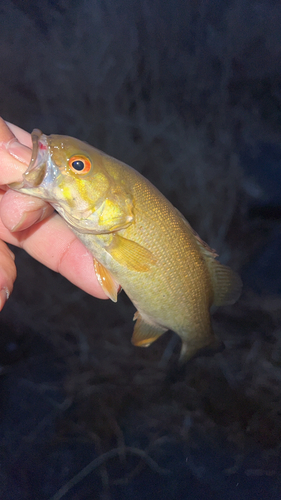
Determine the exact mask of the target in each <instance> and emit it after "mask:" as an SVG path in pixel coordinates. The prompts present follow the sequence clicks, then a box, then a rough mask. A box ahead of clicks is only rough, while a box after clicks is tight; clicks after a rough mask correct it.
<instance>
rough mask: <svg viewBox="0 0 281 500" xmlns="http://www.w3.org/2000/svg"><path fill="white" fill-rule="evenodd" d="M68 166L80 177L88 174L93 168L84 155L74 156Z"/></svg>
mask: <svg viewBox="0 0 281 500" xmlns="http://www.w3.org/2000/svg"><path fill="white" fill-rule="evenodd" d="M68 164H69V166H70V168H71V170H73V172H75V174H80V175H81V174H82V175H83V174H87V173H88V172H89V171H90V169H91V166H92V164H91V162H90V160H89V159H88V158H87V157H86V156H82V155H75V156H72V157H71V158H70V159H69V161H68Z"/></svg>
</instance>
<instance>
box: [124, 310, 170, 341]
mask: <svg viewBox="0 0 281 500" xmlns="http://www.w3.org/2000/svg"><path fill="white" fill-rule="evenodd" d="M135 319H137V321H136V324H135V328H134V333H133V336H132V344H133V345H135V346H138V347H148V346H149V345H150V344H152V342H154V341H155V340H157V339H158V337H160V336H161V335H162V334H163V333H165V332H166V331H167V329H166V328H161V327H159V326H155V325H149V324H148V323H147V322H146V321H144V320H143V319H142V317H141V315H140V314H139V312H136V314H135V316H134V320H135Z"/></svg>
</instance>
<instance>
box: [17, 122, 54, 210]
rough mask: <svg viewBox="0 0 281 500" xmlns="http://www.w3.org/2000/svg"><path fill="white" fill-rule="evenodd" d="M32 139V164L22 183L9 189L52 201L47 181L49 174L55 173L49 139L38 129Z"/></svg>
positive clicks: (34, 131)
mask: <svg viewBox="0 0 281 500" xmlns="http://www.w3.org/2000/svg"><path fill="white" fill-rule="evenodd" d="M31 138H32V145H33V147H32V156H31V160H30V164H29V166H28V168H27V170H26V171H25V173H24V174H23V178H22V181H21V182H13V183H11V184H9V187H10V188H11V189H14V190H15V191H19V192H21V193H25V194H30V195H32V196H35V197H38V198H42V199H44V200H46V201H50V194H49V193H48V189H46V187H47V182H46V180H47V177H49V175H48V174H49V173H50V174H51V175H52V174H53V172H50V166H52V165H51V163H52V162H51V161H50V154H49V148H48V139H47V136H46V135H44V134H42V132H41V130H38V129H34V130H33V132H32V134H31ZM51 170H52V168H51ZM52 177H53V175H52ZM43 181H44V182H43Z"/></svg>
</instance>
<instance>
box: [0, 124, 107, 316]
mask: <svg viewBox="0 0 281 500" xmlns="http://www.w3.org/2000/svg"><path fill="white" fill-rule="evenodd" d="M31 148H32V143H31V136H30V134H29V133H28V132H26V131H24V130H22V129H20V128H19V127H17V126H15V125H12V124H10V123H6V122H5V121H4V120H3V119H2V118H0V310H2V308H3V306H4V304H5V302H6V300H7V298H8V297H9V295H10V294H11V292H12V290H13V284H14V281H15V279H16V266H15V261H14V255H13V253H12V252H11V250H10V249H9V248H8V246H7V245H6V243H11V244H12V245H15V246H17V247H21V248H23V249H24V250H26V252H28V253H29V254H30V255H31V256H32V257H34V258H35V259H37V260H38V261H39V262H41V263H42V264H44V265H45V266H47V267H49V268H50V269H52V270H53V271H56V272H59V273H60V274H62V275H63V276H65V278H67V279H68V280H69V281H71V282H72V283H74V284H75V285H76V286H78V287H79V288H81V289H82V290H84V291H85V292H87V293H89V294H91V295H94V296H95V297H98V298H101V299H105V298H107V297H106V295H105V294H104V292H103V290H102V288H101V286H100V285H99V283H98V281H97V278H96V275H95V271H94V266H93V258H92V256H91V254H90V253H89V251H88V250H87V249H86V248H85V247H84V245H83V244H82V243H81V242H80V241H79V240H78V239H77V237H76V236H75V235H74V234H73V233H72V231H71V230H70V229H69V227H68V226H67V225H66V223H65V222H64V221H63V220H62V218H61V217H60V216H59V215H58V214H56V213H55V212H54V210H53V208H52V207H51V206H50V205H49V204H48V203H45V202H44V201H42V200H40V199H38V198H34V197H31V196H28V195H25V194H20V193H17V192H15V191H12V190H11V189H8V187H7V184H9V183H11V182H17V181H21V178H22V174H23V173H24V172H25V171H26V169H27V167H28V165H29V162H30V158H31ZM5 242H6V243H5Z"/></svg>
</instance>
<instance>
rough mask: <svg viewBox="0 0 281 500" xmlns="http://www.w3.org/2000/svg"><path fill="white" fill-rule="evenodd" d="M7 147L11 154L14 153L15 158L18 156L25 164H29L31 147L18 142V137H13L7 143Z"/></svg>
mask: <svg viewBox="0 0 281 500" xmlns="http://www.w3.org/2000/svg"><path fill="white" fill-rule="evenodd" d="M6 149H7V151H9V153H10V155H12V156H13V157H14V158H16V159H17V160H18V161H20V162H21V163H24V164H25V165H28V164H29V163H30V160H31V149H29V148H28V147H26V146H24V145H23V144H21V143H20V142H18V141H17V140H16V139H11V140H10V141H9V142H8V143H7V144H6Z"/></svg>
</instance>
